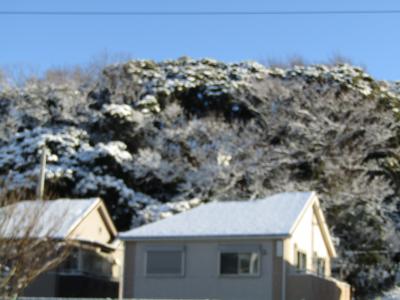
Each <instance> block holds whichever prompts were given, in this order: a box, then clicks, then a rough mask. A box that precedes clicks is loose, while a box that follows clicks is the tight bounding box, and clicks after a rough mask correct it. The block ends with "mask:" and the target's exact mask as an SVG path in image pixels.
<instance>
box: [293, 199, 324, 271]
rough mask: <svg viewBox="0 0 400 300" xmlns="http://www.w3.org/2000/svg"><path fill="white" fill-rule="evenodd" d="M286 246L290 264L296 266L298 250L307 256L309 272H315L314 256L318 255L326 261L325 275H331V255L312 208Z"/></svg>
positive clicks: (306, 213) (308, 210)
mask: <svg viewBox="0 0 400 300" xmlns="http://www.w3.org/2000/svg"><path fill="white" fill-rule="evenodd" d="M285 244H286V245H285V246H286V247H288V249H287V251H286V255H287V257H286V259H287V261H288V262H289V263H290V264H292V265H296V260H297V259H296V250H300V251H302V252H304V253H306V255H307V270H309V271H312V272H315V271H316V270H315V269H314V266H313V256H314V253H316V254H317V256H318V257H319V258H324V259H325V260H326V273H325V275H329V273H330V270H328V269H329V254H328V250H327V247H326V243H325V241H324V239H323V235H322V232H321V228H320V226H319V225H318V221H317V218H316V215H315V213H314V211H313V207H312V206H310V207H309V208H308V209H307V210H306V211H305V213H304V215H303V217H302V219H301V221H300V223H299V224H298V225H297V227H296V229H295V231H294V233H293V235H292V237H291V238H290V239H289V240H288V241H287V242H286V243H285Z"/></svg>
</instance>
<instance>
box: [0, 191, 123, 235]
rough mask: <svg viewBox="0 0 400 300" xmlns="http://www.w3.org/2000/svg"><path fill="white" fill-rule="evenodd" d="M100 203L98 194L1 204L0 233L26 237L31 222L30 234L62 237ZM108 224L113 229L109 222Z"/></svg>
mask: <svg viewBox="0 0 400 300" xmlns="http://www.w3.org/2000/svg"><path fill="white" fill-rule="evenodd" d="M100 205H103V204H102V200H101V199H100V198H89V199H58V200H52V201H38V200H32V201H21V202H18V203H15V204H12V205H9V206H6V207H1V208H0V219H2V220H6V221H3V223H2V224H1V225H2V226H1V228H0V237H2V238H21V237H26V235H27V232H28V231H27V229H28V228H29V227H30V226H32V224H34V227H33V229H32V230H31V231H29V237H30V238H43V237H51V238H56V239H65V238H68V236H69V234H70V233H71V232H72V231H73V230H74V229H75V228H76V227H77V226H78V225H79V224H80V222H81V221H82V220H83V219H84V218H85V217H86V216H87V215H88V214H89V213H90V212H91V211H92V210H93V209H95V208H96V207H98V206H100ZM6 216H8V217H6ZM10 216H11V217H10ZM106 221H107V220H106ZM111 227H112V229H113V230H114V231H115V228H114V227H113V225H112V224H111ZM114 233H116V231H115V232H114Z"/></svg>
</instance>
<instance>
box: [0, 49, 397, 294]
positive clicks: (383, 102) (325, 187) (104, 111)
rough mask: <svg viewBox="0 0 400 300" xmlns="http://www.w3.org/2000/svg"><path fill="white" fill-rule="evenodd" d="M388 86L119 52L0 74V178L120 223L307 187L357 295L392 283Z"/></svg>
mask: <svg viewBox="0 0 400 300" xmlns="http://www.w3.org/2000/svg"><path fill="white" fill-rule="evenodd" d="M399 118H400V83H398V84H397V83H396V82H385V81H378V80H375V79H374V78H372V77H371V76H370V75H368V74H367V73H366V72H365V71H364V70H363V69H361V68H358V67H354V66H351V65H349V64H336V65H329V66H328V65H309V66H293V67H287V68H279V67H265V66H264V65H261V64H259V63H255V62H241V63H231V64H227V63H223V62H218V61H215V60H211V59H202V60H193V59H190V58H187V57H183V58H180V59H177V60H171V61H163V62H153V61H147V60H131V61H128V62H125V63H118V64H112V65H109V66H106V67H105V68H104V69H102V70H101V71H98V72H97V73H96V72H92V73H91V72H88V73H84V72H80V73H79V72H78V73H77V72H67V71H58V72H57V71H54V72H53V73H48V76H47V77H43V78H29V79H28V80H25V81H24V82H23V83H20V84H15V83H13V82H11V80H10V79H9V78H8V77H7V76H6V75H5V74H3V76H0V176H1V179H2V182H3V183H4V188H5V189H7V190H9V191H10V192H11V191H18V190H32V191H34V190H35V189H36V185H37V177H38V174H39V171H40V156H41V154H40V153H41V151H43V149H44V147H47V149H48V150H49V156H48V161H47V171H46V193H47V195H48V197H50V198H59V197H70V198H84V197H93V196H94V197H97V196H98V197H101V198H102V199H104V201H105V203H106V205H107V207H108V209H109V211H110V213H111V214H112V217H113V219H114V222H115V223H116V225H117V227H118V229H119V230H120V231H124V230H127V229H130V228H133V227H135V226H138V225H141V224H144V223H148V222H151V221H154V220H158V219H160V218H165V217H168V216H170V215H171V214H175V213H177V212H182V211H185V210H188V209H190V208H192V207H195V206H198V205H200V204H201V203H205V202H209V201H214V200H218V201H224V200H238V201H239V200H249V199H258V198H262V197H265V196H268V195H271V194H274V193H277V192H282V191H307V190H314V191H316V192H317V193H318V194H319V197H320V199H321V202H322V206H323V209H324V212H325V215H326V217H327V222H328V225H329V227H330V230H331V232H332V234H333V237H334V241H335V244H336V247H337V250H338V253H339V259H337V261H336V262H335V263H334V265H333V272H334V273H335V275H336V276H337V277H338V278H341V279H344V280H346V281H348V282H349V283H351V284H352V285H353V286H354V287H355V288H356V292H357V294H358V295H360V296H363V295H366V294H369V295H370V294H374V293H376V292H379V291H382V290H384V289H386V288H390V287H391V286H392V285H393V283H394V278H395V271H396V264H398V262H399V249H400V214H399V211H400V198H399V196H400V154H399V153H400V152H399V148H400V123H399Z"/></svg>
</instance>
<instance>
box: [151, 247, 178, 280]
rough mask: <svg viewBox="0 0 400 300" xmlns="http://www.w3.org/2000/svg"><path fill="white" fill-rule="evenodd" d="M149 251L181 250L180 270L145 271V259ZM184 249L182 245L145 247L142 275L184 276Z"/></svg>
mask: <svg viewBox="0 0 400 300" xmlns="http://www.w3.org/2000/svg"><path fill="white" fill-rule="evenodd" d="M149 251H155V252H157V251H159V252H166V251H180V252H181V272H180V273H169V274H168V273H159V274H157V273H151V274H149V273H147V259H148V257H147V256H148V252H149ZM185 262H186V251H185V247H183V246H160V247H157V246H154V247H147V248H145V256H144V276H145V277H184V276H185V268H186V263H185Z"/></svg>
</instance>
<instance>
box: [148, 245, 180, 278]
mask: <svg viewBox="0 0 400 300" xmlns="http://www.w3.org/2000/svg"><path fill="white" fill-rule="evenodd" d="M146 274H147V275H176V276H179V275H183V251H182V250H178V249H175V250H173V249H171V250H161V249H160V250H148V251H147V252H146Z"/></svg>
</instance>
